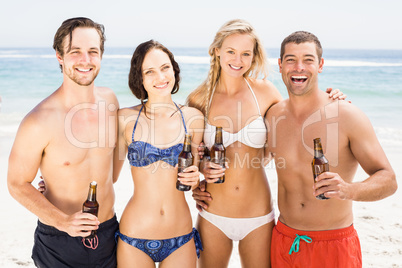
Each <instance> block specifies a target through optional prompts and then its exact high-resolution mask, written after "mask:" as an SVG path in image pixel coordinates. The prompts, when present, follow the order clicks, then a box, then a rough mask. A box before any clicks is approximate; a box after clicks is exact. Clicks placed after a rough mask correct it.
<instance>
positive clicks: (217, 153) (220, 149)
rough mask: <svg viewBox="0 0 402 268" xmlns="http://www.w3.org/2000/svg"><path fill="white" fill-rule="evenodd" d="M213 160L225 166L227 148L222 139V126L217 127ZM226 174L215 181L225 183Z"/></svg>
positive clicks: (211, 153) (212, 151)
mask: <svg viewBox="0 0 402 268" xmlns="http://www.w3.org/2000/svg"><path fill="white" fill-rule="evenodd" d="M210 157H211V162H212V163H215V164H218V165H220V166H221V167H223V168H225V159H226V149H225V146H223V141H222V127H216V134H215V144H214V145H212V147H211V151H210ZM224 182H225V175H223V176H222V177H220V178H219V179H218V180H217V181H216V182H215V183H224Z"/></svg>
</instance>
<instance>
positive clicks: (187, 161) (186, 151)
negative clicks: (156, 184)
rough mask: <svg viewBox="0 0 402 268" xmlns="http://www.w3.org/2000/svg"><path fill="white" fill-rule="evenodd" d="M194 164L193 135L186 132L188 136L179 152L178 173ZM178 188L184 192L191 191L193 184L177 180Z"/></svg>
mask: <svg viewBox="0 0 402 268" xmlns="http://www.w3.org/2000/svg"><path fill="white" fill-rule="evenodd" d="M192 165H193V154H192V153H191V135H190V134H186V137H185V138H184V146H183V150H182V151H181V153H180V154H179V159H178V166H179V169H178V173H181V172H183V170H184V169H186V168H187V167H189V166H192ZM176 189H177V190H179V191H183V192H184V191H189V190H190V189H191V186H190V185H185V184H182V183H181V182H180V181H179V180H177V181H176Z"/></svg>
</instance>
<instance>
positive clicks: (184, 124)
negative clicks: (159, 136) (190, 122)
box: [174, 102, 187, 134]
mask: <svg viewBox="0 0 402 268" xmlns="http://www.w3.org/2000/svg"><path fill="white" fill-rule="evenodd" d="M174 105H176V107H177V109H179V111H180V114H181V120H183V126H184V130H185V131H186V134H187V128H186V122H185V121H184V117H183V112H182V111H181V109H180V108H179V106H177V104H176V103H175V102H174Z"/></svg>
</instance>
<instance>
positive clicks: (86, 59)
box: [56, 27, 101, 86]
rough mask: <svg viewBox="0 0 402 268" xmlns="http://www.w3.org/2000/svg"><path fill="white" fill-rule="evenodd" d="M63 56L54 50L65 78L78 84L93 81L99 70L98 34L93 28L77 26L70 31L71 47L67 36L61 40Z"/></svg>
mask: <svg viewBox="0 0 402 268" xmlns="http://www.w3.org/2000/svg"><path fill="white" fill-rule="evenodd" d="M63 45H64V51H66V52H65V54H64V56H61V55H60V54H59V53H58V52H56V56H57V60H58V61H59V63H60V65H61V66H62V71H63V74H64V76H65V79H70V80H72V81H73V82H75V83H76V84H78V85H80V86H89V85H91V84H92V83H93V81H94V80H95V78H96V76H97V75H98V73H99V70H100V62H101V50H100V36H99V34H98V32H97V31H96V30H95V29H94V28H83V27H79V28H76V29H74V31H73V32H72V40H71V49H70V50H69V36H66V37H65V38H64V41H63Z"/></svg>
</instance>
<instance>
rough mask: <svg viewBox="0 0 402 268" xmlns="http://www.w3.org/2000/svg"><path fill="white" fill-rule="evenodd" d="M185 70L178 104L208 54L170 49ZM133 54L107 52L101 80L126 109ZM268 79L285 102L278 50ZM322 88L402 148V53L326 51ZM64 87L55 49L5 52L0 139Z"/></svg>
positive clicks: (0, 55) (203, 69)
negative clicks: (337, 92)
mask: <svg viewBox="0 0 402 268" xmlns="http://www.w3.org/2000/svg"><path fill="white" fill-rule="evenodd" d="M171 50H172V52H173V53H174V55H175V57H176V60H177V61H178V62H179V64H180V68H181V78H182V82H181V84H180V91H179V92H178V93H177V94H176V95H175V96H174V100H175V101H177V102H179V103H184V100H185V98H186V96H187V95H188V94H189V93H190V92H191V91H192V90H193V89H194V88H196V87H197V86H198V85H199V84H200V83H201V82H202V81H203V80H204V79H205V77H206V75H207V72H208V69H209V57H208V54H207V48H171ZM133 51H134V48H108V47H106V51H105V54H104V57H103V60H102V68H101V71H100V73H99V76H98V78H97V80H96V84H97V85H99V86H105V87H110V88H112V89H113V90H114V91H115V92H116V95H117V97H118V99H119V102H120V105H121V106H122V107H125V106H132V105H134V104H137V103H139V101H138V100H137V99H136V98H135V97H134V96H132V95H131V92H130V90H129V88H128V85H127V82H128V72H129V68H130V59H131V55H132V53H133ZM267 53H268V57H269V62H270V76H269V79H270V80H271V81H272V82H273V83H274V84H275V86H276V87H277V88H278V89H279V91H280V92H281V94H282V96H283V97H284V98H286V97H287V92H286V88H285V86H284V85H283V83H282V79H281V76H280V74H279V72H278V66H277V57H278V56H279V50H278V49H268V50H267ZM323 57H324V60H325V63H324V71H323V73H322V74H320V76H319V81H320V88H321V89H325V88H326V87H334V88H340V89H341V90H342V91H343V92H344V93H346V94H347V95H348V99H349V100H351V101H352V102H353V104H355V105H356V106H358V107H359V108H360V109H362V110H363V111H364V112H365V113H366V114H367V116H368V117H369V118H370V120H371V121H372V123H373V126H374V127H375V130H376V133H377V135H378V136H379V138H380V141H382V142H384V143H385V144H391V145H392V144H393V143H398V144H402V119H401V118H402V105H401V104H402V50H336V49H332V50H330V49H328V50H324V54H323ZM61 83H62V75H61V73H60V69H59V67H58V62H57V60H56V57H55V53H54V51H53V50H52V49H51V48H10V49H7V48H0V96H1V97H2V104H1V105H2V106H1V112H0V137H1V136H4V135H8V133H13V132H15V129H16V128H17V126H18V124H19V122H20V120H21V119H22V118H23V116H24V115H25V114H26V113H27V112H29V111H30V110H31V109H32V108H33V107H34V106H35V105H36V104H37V103H39V102H40V101H41V100H42V99H43V98H45V97H47V96H48V95H50V94H51V93H52V92H53V91H54V90H55V89H56V88H58V87H59V86H60V84H61Z"/></svg>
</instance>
